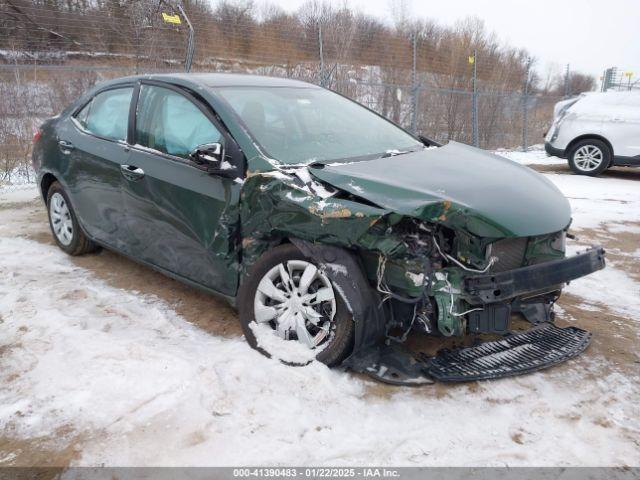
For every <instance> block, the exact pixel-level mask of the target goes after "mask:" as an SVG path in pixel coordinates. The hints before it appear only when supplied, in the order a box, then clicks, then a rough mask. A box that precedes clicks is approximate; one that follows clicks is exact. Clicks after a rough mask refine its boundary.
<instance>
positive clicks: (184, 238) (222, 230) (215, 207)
mask: <svg viewBox="0 0 640 480" xmlns="http://www.w3.org/2000/svg"><path fill="white" fill-rule="evenodd" d="M136 112H137V113H136V121H135V132H134V139H135V141H134V142H133V143H134V145H133V146H132V148H131V156H130V160H129V167H130V170H131V172H132V175H131V176H130V178H127V181H125V184H124V188H123V194H124V203H125V207H126V214H127V225H128V230H129V232H130V233H131V237H130V239H129V240H128V241H127V243H128V248H129V253H130V254H131V255H133V256H134V257H136V258H140V259H142V260H144V261H147V262H149V263H152V264H154V265H157V266H158V267H161V268H162V269H164V270H168V271H170V272H172V273H174V274H177V275H179V276H181V277H184V278H186V279H188V280H191V281H193V282H196V283H198V284H201V285H203V286H206V287H208V288H210V289H213V290H216V291H218V292H221V293H224V294H228V295H235V293H236V288H237V283H238V257H237V251H236V230H235V229H236V227H237V224H238V218H239V213H238V210H237V207H238V202H239V194H240V185H239V184H238V183H236V182H234V180H231V179H225V178H221V177H216V176H213V175H210V174H208V173H207V172H206V171H203V170H202V169H201V168H198V166H197V165H196V164H195V163H193V162H191V161H190V160H189V159H188V157H189V153H190V152H191V151H192V150H193V149H194V148H195V147H196V146H198V145H202V144H205V143H213V142H220V143H224V142H225V141H226V142H229V141H230V139H229V138H226V139H225V136H224V135H223V134H222V133H221V128H219V127H218V126H216V124H215V122H214V118H213V117H212V115H210V114H209V112H208V110H207V108H206V107H205V106H204V105H202V104H199V103H197V102H196V101H195V99H194V98H193V97H191V96H189V95H188V94H187V93H186V92H184V93H183V92H181V91H180V90H179V89H177V88H169V87H163V86H159V85H155V84H154V85H151V84H142V85H141V87H140V92H139V97H138V103H137V108H136Z"/></svg>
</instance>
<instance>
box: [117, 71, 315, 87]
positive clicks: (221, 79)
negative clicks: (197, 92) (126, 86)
mask: <svg viewBox="0 0 640 480" xmlns="http://www.w3.org/2000/svg"><path fill="white" fill-rule="evenodd" d="M140 79H145V80H158V81H163V82H167V83H176V84H181V85H189V84H191V85H194V86H200V87H205V88H214V89H215V88H219V87H298V88H320V87H318V86H316V85H314V84H312V83H307V82H303V81H300V80H292V79H289V78H278V77H267V76H263V75H245V74H237V73H162V74H152V75H135V76H130V77H124V78H118V79H114V80H112V81H111V82H107V83H108V84H111V83H114V84H115V83H120V82H123V81H135V80H140Z"/></svg>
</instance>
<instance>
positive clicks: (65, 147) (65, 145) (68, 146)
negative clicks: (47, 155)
mask: <svg viewBox="0 0 640 480" xmlns="http://www.w3.org/2000/svg"><path fill="white" fill-rule="evenodd" d="M58 147H60V151H61V152H62V153H64V154H65V155H69V154H70V153H71V150H73V149H74V148H75V147H74V146H73V143H71V142H67V141H66V140H58Z"/></svg>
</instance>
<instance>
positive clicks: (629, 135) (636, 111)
mask: <svg viewBox="0 0 640 480" xmlns="http://www.w3.org/2000/svg"><path fill="white" fill-rule="evenodd" d="M607 95H610V98H611V101H610V105H607V114H606V115H605V118H604V136H605V137H606V138H607V140H609V141H610V142H611V145H612V146H613V152H614V155H615V156H616V157H620V156H623V157H638V156H640V94H639V93H636V92H615V93H614V94H607ZM628 160H629V159H625V161H628ZM637 160H638V163H640V158H638V159H637Z"/></svg>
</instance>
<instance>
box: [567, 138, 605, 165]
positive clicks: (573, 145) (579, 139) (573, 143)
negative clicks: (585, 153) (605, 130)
mask: <svg viewBox="0 0 640 480" xmlns="http://www.w3.org/2000/svg"><path fill="white" fill-rule="evenodd" d="M583 140H600V141H601V142H603V143H604V144H605V145H606V146H607V147H608V148H609V152H610V153H611V160H610V163H611V162H613V145H611V142H610V141H609V140H607V139H606V138H605V137H603V136H602V135H598V134H596V133H587V134H584V135H580V136H579V137H576V138H574V139H573V140H571V142H570V143H569V145H567V148H566V152H567V155H570V154H571V151H572V150H573V147H575V146H576V144H577V143H578V142H581V141H583Z"/></svg>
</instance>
